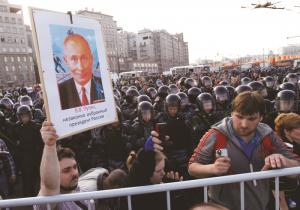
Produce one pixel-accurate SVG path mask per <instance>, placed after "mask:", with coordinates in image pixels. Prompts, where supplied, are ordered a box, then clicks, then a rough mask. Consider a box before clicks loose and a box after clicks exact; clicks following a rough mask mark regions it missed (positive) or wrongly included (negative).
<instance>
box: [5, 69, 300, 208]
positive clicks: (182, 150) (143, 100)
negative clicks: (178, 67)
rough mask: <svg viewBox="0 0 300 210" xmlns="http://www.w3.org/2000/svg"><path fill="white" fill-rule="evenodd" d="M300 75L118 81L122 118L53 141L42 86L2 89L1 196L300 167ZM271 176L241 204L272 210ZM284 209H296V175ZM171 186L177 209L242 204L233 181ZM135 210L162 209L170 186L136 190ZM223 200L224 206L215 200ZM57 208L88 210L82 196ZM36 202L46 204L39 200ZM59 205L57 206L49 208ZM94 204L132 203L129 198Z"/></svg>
mask: <svg viewBox="0 0 300 210" xmlns="http://www.w3.org/2000/svg"><path fill="white" fill-rule="evenodd" d="M299 78H300V77H299V72H297V70H294V69H269V70H265V71H262V70H260V69H255V70H254V69H253V70H249V71H245V72H241V71H238V70H231V71H227V70H224V71H221V72H218V73H205V74H196V73H193V72H190V73H187V74H186V75H169V76H165V75H159V76H155V77H154V76H152V77H140V78H120V79H119V80H117V81H115V82H113V86H114V91H113V93H114V98H115V103H116V106H117V113H118V120H119V121H118V122H115V123H113V124H109V125H106V126H103V127H99V128H96V129H92V130H90V131H86V132H83V133H80V134H76V135H73V136H71V137H68V138H65V139H60V140H57V136H56V132H55V129H54V126H53V125H52V124H51V122H48V121H47V119H46V116H45V110H44V104H43V103H44V102H43V94H42V91H41V88H40V87H39V85H35V86H34V87H33V89H32V90H30V91H28V89H26V88H20V89H10V90H3V91H2V94H0V97H1V99H0V110H1V111H0V195H1V197H2V198H3V199H7V198H14V197H30V196H37V195H39V196H48V195H57V194H63V193H71V192H85V191H95V190H106V189H115V188H123V187H133V186H144V185H152V184H160V183H165V182H177V181H184V180H193V179H198V178H205V177H214V176H222V175H229V174H240V173H250V172H256V171H261V170H269V169H273V168H284V167H293V166H299V165H300V162H299V161H300V158H299V157H298V155H300V116H299V109H300V106H299V97H300V92H299V90H300V79H299ZM273 185H274V184H273V183H272V182H271V181H270V180H257V181H253V182H252V181H251V182H246V183H245V203H246V208H245V209H262V210H265V209H274V206H273V205H274V202H273V200H274V197H273V194H272V189H273ZM281 190H282V191H281V192H280V198H281V199H280V207H281V209H283V210H286V209H300V197H299V194H300V193H299V192H300V187H299V186H298V178H297V177H287V178H284V180H283V184H281ZM209 198H210V202H211V204H200V203H202V202H203V189H202V188H195V189H187V190H183V191H175V192H172V193H171V203H172V209H180V210H185V209H232V210H235V209H239V208H240V197H239V187H238V185H236V184H228V185H220V186H214V187H211V188H210V189H209ZM132 204H133V209H156V210H160V209H162V210H163V209H166V205H167V204H166V199H165V193H153V194H147V195H146V194H145V195H137V196H133V198H132ZM219 205H220V206H219ZM55 206H56V207H55V208H56V209H87V207H86V206H87V203H86V201H82V202H63V203H60V204H57V205H55ZM34 208H35V209H47V207H46V206H43V205H39V206H35V207H34ZM53 208H54V206H53ZM96 209H107V210H110V209H127V200H125V199H123V198H113V199H102V200H98V201H97V202H96Z"/></svg>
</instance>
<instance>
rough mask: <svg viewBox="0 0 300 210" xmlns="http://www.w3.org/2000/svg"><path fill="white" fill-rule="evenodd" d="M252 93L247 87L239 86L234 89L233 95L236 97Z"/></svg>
mask: <svg viewBox="0 0 300 210" xmlns="http://www.w3.org/2000/svg"><path fill="white" fill-rule="evenodd" d="M246 91H252V88H251V87H250V86H248V85H239V86H237V87H236V88H235V95H236V96H237V95H238V94H240V93H243V92H246Z"/></svg>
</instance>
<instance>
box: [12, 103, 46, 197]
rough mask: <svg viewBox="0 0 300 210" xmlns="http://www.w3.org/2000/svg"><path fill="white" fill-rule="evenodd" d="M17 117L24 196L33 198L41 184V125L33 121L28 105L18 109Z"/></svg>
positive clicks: (16, 128)
mask: <svg viewBox="0 0 300 210" xmlns="http://www.w3.org/2000/svg"><path fill="white" fill-rule="evenodd" d="M17 117H18V122H17V124H16V127H15V130H16V135H17V136H16V138H17V141H18V143H19V149H20V168H21V172H22V179H23V194H24V196H26V197H27V196H30V197H32V196H36V195H37V189H38V184H39V168H40V161H41V157H42V151H43V141H42V137H41V134H40V128H41V125H40V124H38V123H36V122H34V121H33V120H32V112H31V109H30V107H29V106H27V105H22V106H20V107H19V108H18V110H17Z"/></svg>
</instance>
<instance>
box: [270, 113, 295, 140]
mask: <svg viewBox="0 0 300 210" xmlns="http://www.w3.org/2000/svg"><path fill="white" fill-rule="evenodd" d="M296 128H300V115H298V114H296V113H282V114H280V115H279V116H277V117H276V119H275V132H276V133H277V135H279V136H280V137H282V138H283V137H284V136H285V133H284V130H287V131H291V130H293V129H296Z"/></svg>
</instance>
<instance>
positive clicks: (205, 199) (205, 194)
mask: <svg viewBox="0 0 300 210" xmlns="http://www.w3.org/2000/svg"><path fill="white" fill-rule="evenodd" d="M207 202H208V196H207V186H204V203H207Z"/></svg>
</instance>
